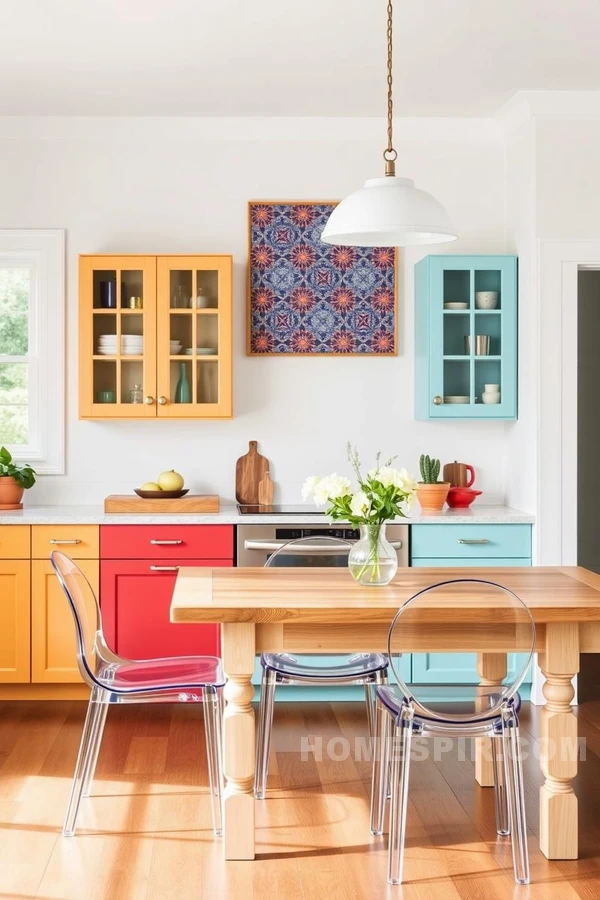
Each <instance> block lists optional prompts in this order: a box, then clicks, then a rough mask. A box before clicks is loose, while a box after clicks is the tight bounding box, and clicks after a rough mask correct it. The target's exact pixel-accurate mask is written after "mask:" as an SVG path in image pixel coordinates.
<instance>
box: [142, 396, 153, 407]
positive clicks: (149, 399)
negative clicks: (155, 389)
mask: <svg viewBox="0 0 600 900" xmlns="http://www.w3.org/2000/svg"><path fill="white" fill-rule="evenodd" d="M144 403H146V404H147V405H148V406H152V404H153V403H154V397H144Z"/></svg>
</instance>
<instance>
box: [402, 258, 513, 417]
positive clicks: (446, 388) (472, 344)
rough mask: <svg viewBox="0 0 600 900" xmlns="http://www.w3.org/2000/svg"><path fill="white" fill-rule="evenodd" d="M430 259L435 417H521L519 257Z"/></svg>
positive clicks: (431, 413)
mask: <svg viewBox="0 0 600 900" xmlns="http://www.w3.org/2000/svg"><path fill="white" fill-rule="evenodd" d="M429 262H430V272H429V296H428V298H427V302H428V306H429V323H430V332H429V348H428V357H429V374H430V393H429V400H428V404H429V417H430V418H503V419H507V418H514V417H516V365H517V358H516V337H517V331H516V323H517V314H516V302H517V283H516V258H515V257H507V256H498V257H494V256H488V257H485V256H482V257H477V256H474V257H466V256H465V257H461V256H456V257H451V256H448V257H439V256H436V257H430V258H429ZM417 302H419V303H422V302H423V298H421V297H419V298H417Z"/></svg>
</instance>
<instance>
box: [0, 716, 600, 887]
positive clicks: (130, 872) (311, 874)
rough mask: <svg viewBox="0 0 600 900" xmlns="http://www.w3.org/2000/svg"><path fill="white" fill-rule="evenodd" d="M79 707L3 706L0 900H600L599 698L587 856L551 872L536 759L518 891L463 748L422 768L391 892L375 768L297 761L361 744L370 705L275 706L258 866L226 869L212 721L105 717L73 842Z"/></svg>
mask: <svg viewBox="0 0 600 900" xmlns="http://www.w3.org/2000/svg"><path fill="white" fill-rule="evenodd" d="M84 712H85V707H84V704H82V703H78V702H73V703H49V702H47V703H25V702H23V703H2V704H0V897H2V898H15V900H26V898H34V897H35V898H48V900H50V898H52V900H100V898H103V900H104V898H106V900H120V898H123V900H130V898H136V900H138V898H140V900H141V898H145V900H146V898H147V900H158V898H163V897H164V898H169V900H173V898H175V900H184V898H185V900H188V898H190V900H191V898H219V900H221V898H236V900H237V898H243V900H246V898H248V900H251V898H260V900H263V898H265V900H296V898H298V900H300V898H301V900H322V898H331V900H337V898H357V900H358V898H360V900H366V898H387V897H389V898H402V900H407V898H419V900H422V898H427V900H437V898H439V900H453V898H464V900H476V898H485V900H499V898H527V900H530V898H556V900H572V898H573V900H575V898H585V900H597V898H599V897H600V758H599V754H600V701H598V700H595V701H589V702H586V703H584V704H583V705H582V706H581V707H579V710H578V719H579V723H580V733H581V735H582V736H583V737H585V738H586V739H587V760H586V761H585V762H582V763H581V765H580V774H579V776H578V778H577V781H576V789H577V792H578V794H579V797H580V834H581V859H580V860H578V861H575V862H553V863H550V862H548V861H547V860H546V859H545V858H544V857H543V856H541V854H540V852H539V850H538V849H537V841H536V839H535V838H536V836H537V795H538V786H539V784H540V781H541V776H540V772H539V766H538V763H537V761H536V759H535V752H532V753H531V755H530V758H529V759H528V760H527V762H526V783H527V813H528V819H529V829H530V852H531V862H532V872H531V875H532V882H533V884H532V885H531V886H530V887H529V888H515V885H514V882H513V877H512V864H511V854H510V845H509V842H508V841H507V839H500V838H497V837H496V833H495V828H494V811H493V803H494V801H493V791H492V790H490V789H482V788H479V787H477V786H476V785H475V782H474V775H473V764H472V762H471V761H470V760H469V759H468V758H467V759H466V761H459V759H458V751H457V750H455V751H453V752H450V753H446V754H444V755H443V758H442V760H441V761H440V762H438V763H434V762H433V761H422V762H415V763H414V764H413V769H412V778H411V802H410V806H409V812H408V842H407V850H406V864H405V884H404V885H403V887H402V888H393V887H390V886H388V885H387V882H386V851H385V839H381V838H379V839H377V838H372V837H371V835H370V833H369V825H368V797H369V774H370V767H369V764H368V762H366V761H358V762H355V761H354V760H353V759H352V758H351V757H350V758H348V759H346V760H344V761H340V762H337V763H336V762H334V761H332V760H328V759H326V758H325V759H324V760H323V761H322V762H315V761H314V760H313V759H310V760H309V761H307V762H302V761H301V758H300V739H301V737H302V736H306V735H311V736H315V735H322V736H323V737H324V742H325V743H326V742H327V740H328V739H329V738H332V737H336V736H338V735H340V734H341V735H343V736H345V737H346V738H348V739H349V740H350V741H351V742H352V741H353V740H354V738H355V737H361V736H364V735H365V733H366V726H365V720H364V709H363V707H362V705H360V704H349V703H338V704H327V703H324V704H319V705H316V704H291V703H290V704H282V705H278V708H277V710H276V721H275V732H274V753H273V755H272V757H271V772H270V785H269V786H270V790H269V793H268V797H267V799H266V800H265V801H264V802H261V803H260V804H258V806H257V823H258V847H257V850H258V858H257V860H256V861H255V862H229V863H225V862H224V861H223V858H222V852H221V843H220V841H219V840H218V839H215V838H213V835H212V831H211V826H210V810H209V802H208V795H207V790H206V787H205V784H206V755H205V751H204V743H203V730H202V725H201V722H200V716H201V713H199V711H198V709H197V708H193V707H191V706H184V705H183V704H181V705H179V706H174V707H173V706H154V707H152V706H144V707H125V708H121V709H116V708H113V709H111V710H110V713H109V718H108V723H107V727H106V732H105V738H104V744H103V748H102V752H101V755H100V761H99V764H98V773H97V780H96V783H95V788H94V796H93V797H92V798H90V799H89V800H84V801H83V808H82V813H81V817H80V828H79V833H78V835H77V836H76V837H75V838H63V837H62V835H61V834H60V827H61V823H62V817H63V814H64V811H65V808H66V803H67V795H68V791H69V787H70V778H71V774H72V770H73V766H74V762H75V756H76V750H77V744H78V741H79V737H80V733H81V727H82V723H83V717H84ZM538 718H539V709H537V708H535V707H531V708H529V705H528V704H525V708H524V711H523V714H522V732H523V735H524V736H525V737H529V738H530V739H532V740H533V750H534V751H535V735H536V734H537V733H538ZM334 749H335V750H336V752H338V753H339V752H340V751H341V749H342V748H341V746H340V745H336V747H335V748H334Z"/></svg>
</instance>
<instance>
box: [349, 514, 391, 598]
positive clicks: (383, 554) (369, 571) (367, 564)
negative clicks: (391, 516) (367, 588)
mask: <svg viewBox="0 0 600 900" xmlns="http://www.w3.org/2000/svg"><path fill="white" fill-rule="evenodd" d="M348 568H349V569H350V574H351V575H352V577H353V578H354V580H355V581H358V582H359V583H360V584H369V585H374V586H375V585H386V584H389V583H390V581H391V580H392V578H393V577H394V575H395V574H396V570H397V568H398V556H397V555H396V551H395V550H394V548H393V547H392V545H391V544H390V542H389V541H388V540H387V539H386V536H385V522H382V523H381V524H380V525H361V526H360V540H358V541H357V542H356V544H354V546H353V547H352V549H351V550H350V553H349V554H348Z"/></svg>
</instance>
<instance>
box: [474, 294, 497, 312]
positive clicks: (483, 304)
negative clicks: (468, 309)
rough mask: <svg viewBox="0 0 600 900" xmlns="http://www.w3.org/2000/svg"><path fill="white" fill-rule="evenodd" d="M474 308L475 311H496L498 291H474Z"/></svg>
mask: <svg viewBox="0 0 600 900" xmlns="http://www.w3.org/2000/svg"><path fill="white" fill-rule="evenodd" d="M475 306H476V307H477V309H496V307H497V306H498V291H475Z"/></svg>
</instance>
